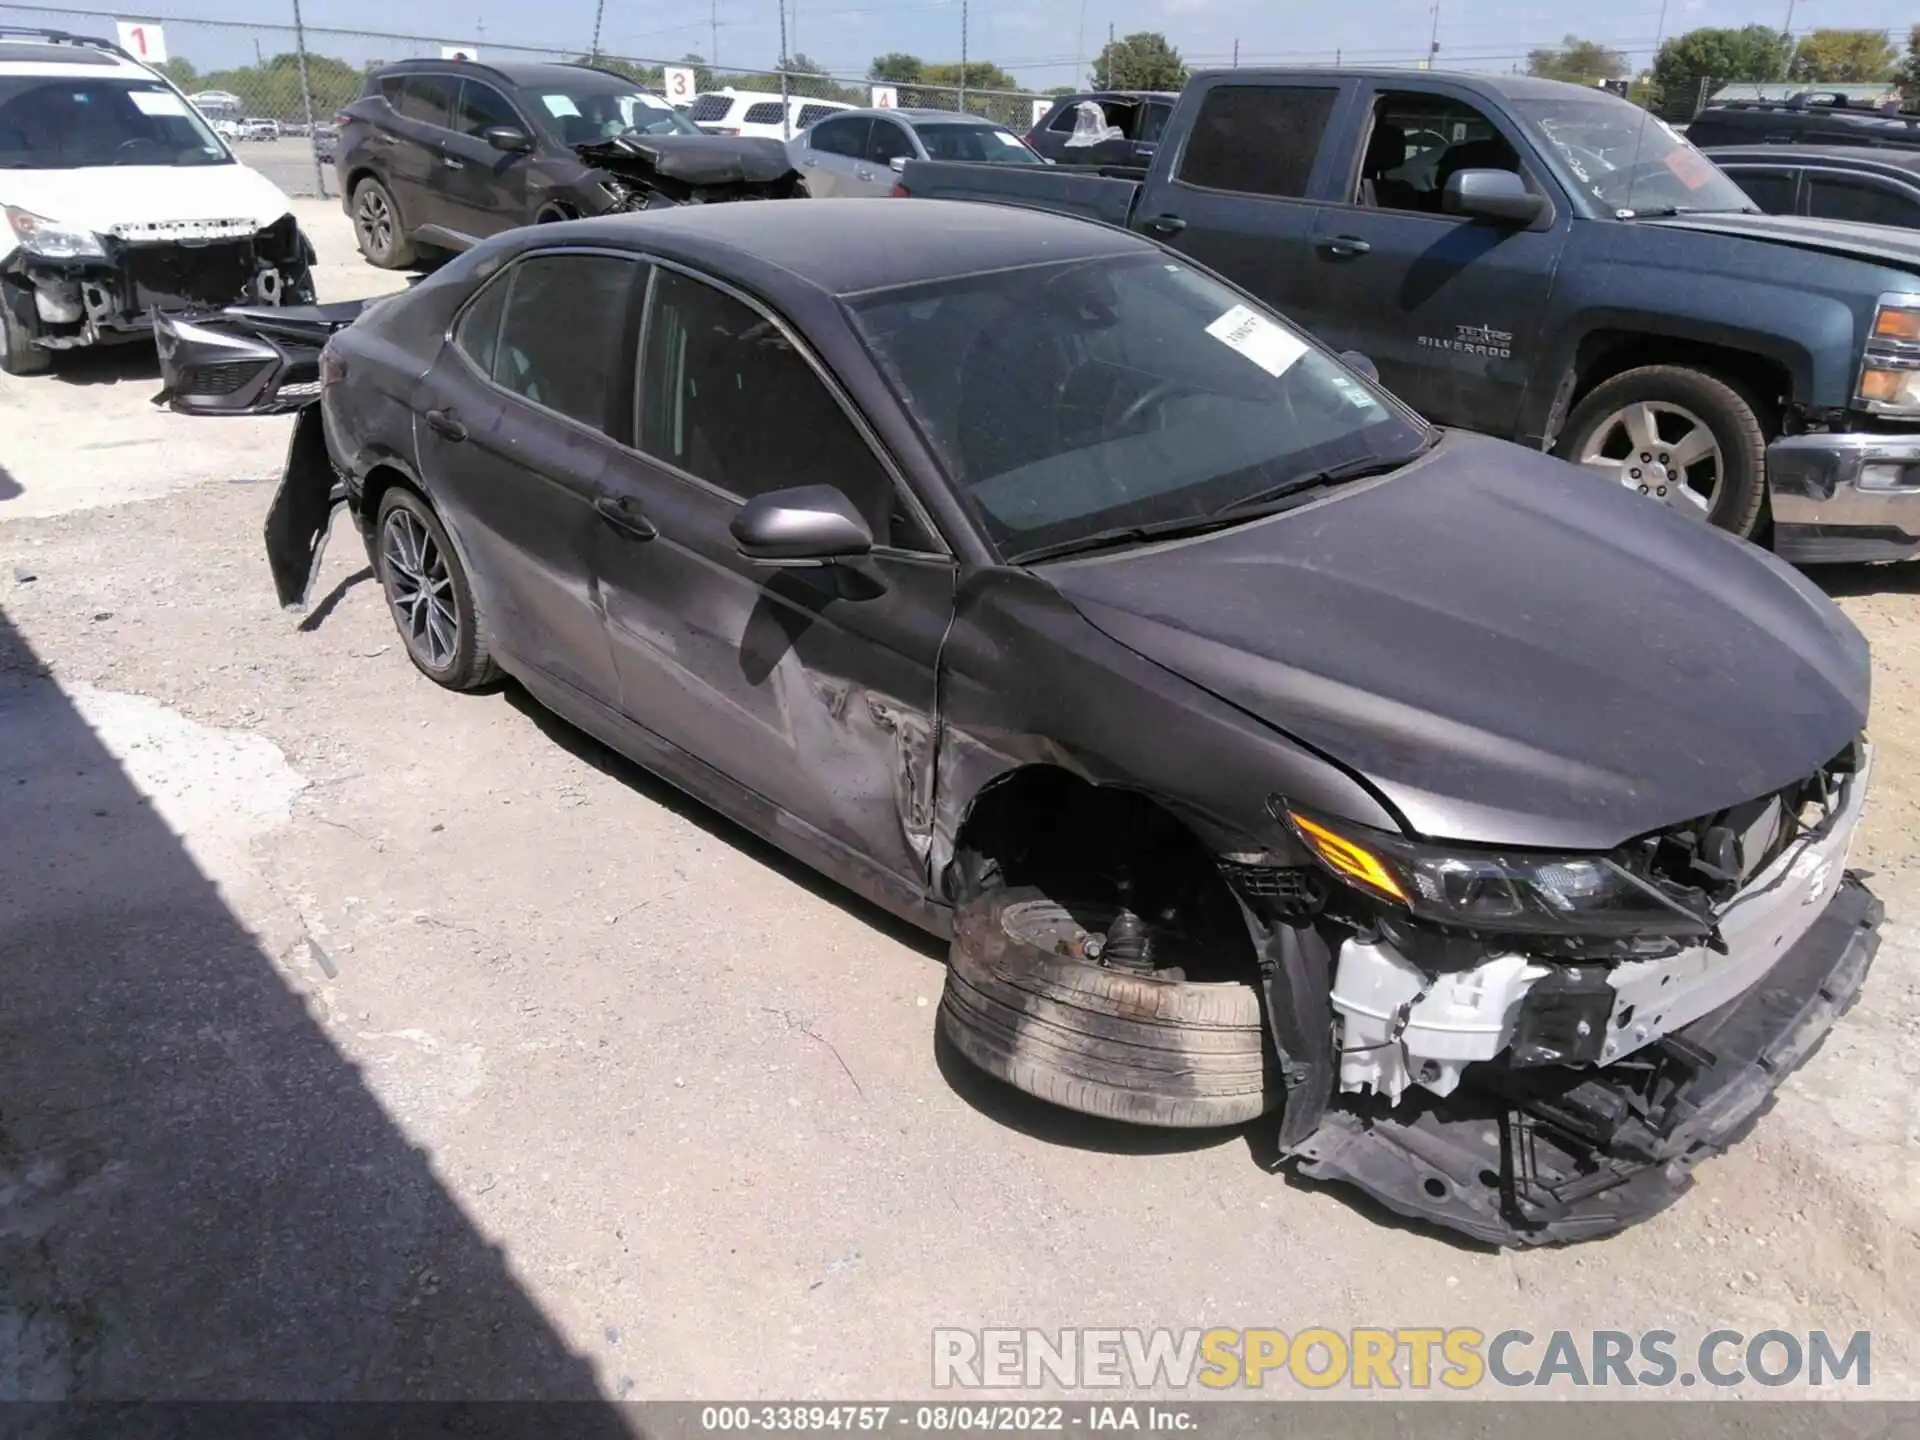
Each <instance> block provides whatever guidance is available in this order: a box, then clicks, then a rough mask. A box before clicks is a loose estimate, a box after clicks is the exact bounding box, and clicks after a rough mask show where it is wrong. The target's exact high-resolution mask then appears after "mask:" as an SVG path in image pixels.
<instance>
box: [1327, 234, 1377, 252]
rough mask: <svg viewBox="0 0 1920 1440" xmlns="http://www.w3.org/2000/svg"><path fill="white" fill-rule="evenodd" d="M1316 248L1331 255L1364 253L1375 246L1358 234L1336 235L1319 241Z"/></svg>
mask: <svg viewBox="0 0 1920 1440" xmlns="http://www.w3.org/2000/svg"><path fill="white" fill-rule="evenodd" d="M1315 248H1316V249H1320V250H1324V251H1326V252H1327V254H1329V255H1340V256H1347V255H1364V254H1366V253H1367V252H1368V251H1369V250H1371V249H1373V246H1371V245H1369V244H1368V243H1367V242H1366V241H1364V240H1362V239H1361V238H1360V237H1359V236H1358V235H1335V236H1333V237H1332V238H1331V239H1327V240H1321V241H1319V242H1317V244H1316V246H1315Z"/></svg>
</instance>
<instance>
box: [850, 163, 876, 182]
mask: <svg viewBox="0 0 1920 1440" xmlns="http://www.w3.org/2000/svg"><path fill="white" fill-rule="evenodd" d="M853 173H854V178H855V179H859V180H871V179H872V178H873V171H871V170H869V169H867V167H866V166H864V165H862V166H861V167H860V168H859V169H858V170H855V171H854V172H853Z"/></svg>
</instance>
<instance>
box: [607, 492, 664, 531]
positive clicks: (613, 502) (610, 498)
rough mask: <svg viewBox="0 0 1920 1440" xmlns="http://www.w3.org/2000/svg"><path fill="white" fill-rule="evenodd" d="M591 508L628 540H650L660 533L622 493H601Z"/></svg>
mask: <svg viewBox="0 0 1920 1440" xmlns="http://www.w3.org/2000/svg"><path fill="white" fill-rule="evenodd" d="M593 508H594V511H595V513H597V514H598V515H599V516H600V518H601V519H602V520H604V521H606V522H607V524H608V525H609V526H611V527H612V528H613V529H615V530H618V531H619V532H620V533H621V534H622V535H624V536H626V537H627V538H628V539H629V540H651V539H653V538H654V536H656V535H658V534H659V533H660V532H659V531H658V530H656V529H654V528H653V522H652V521H651V520H649V519H647V517H646V516H644V515H642V514H641V513H640V512H639V511H638V510H636V509H635V508H634V506H633V502H632V501H630V500H629V499H627V497H626V496H624V495H602V496H601V497H600V498H599V499H598V500H596V501H594V502H593Z"/></svg>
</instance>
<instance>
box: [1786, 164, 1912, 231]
mask: <svg viewBox="0 0 1920 1440" xmlns="http://www.w3.org/2000/svg"><path fill="white" fill-rule="evenodd" d="M1807 208H1808V210H1809V211H1810V212H1811V213H1812V214H1813V215H1814V216H1815V218H1817V219H1821V220H1854V221H1861V222H1864V223H1866V224H1868V225H1904V226H1907V227H1909V228H1911V227H1913V226H1915V225H1920V204H1916V203H1915V201H1914V198H1913V196H1912V195H1911V194H1908V193H1904V192H1903V191H1902V190H1900V189H1899V188H1897V187H1895V186H1893V185H1891V184H1889V183H1887V182H1886V181H1884V180H1875V179H1873V178H1871V177H1869V176H1864V175H1827V174H1822V173H1820V172H1818V171H1815V172H1814V173H1812V174H1810V175H1808V176H1807Z"/></svg>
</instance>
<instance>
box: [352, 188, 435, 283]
mask: <svg viewBox="0 0 1920 1440" xmlns="http://www.w3.org/2000/svg"><path fill="white" fill-rule="evenodd" d="M353 238H354V239H355V240H356V241H358V242H359V245H360V253H361V254H362V255H364V256H366V257H367V263H368V264H369V265H377V266H379V267H380V268H381V269H382V270H404V269H406V268H407V267H408V266H409V265H411V264H413V263H414V261H416V260H417V259H419V258H420V257H419V256H418V255H417V254H416V253H415V252H414V248H413V242H412V241H410V240H408V239H407V232H406V230H405V229H404V228H403V226H402V223H401V219H400V207H399V206H398V205H396V204H394V203H393V192H392V191H390V190H388V189H387V187H386V186H385V185H382V184H381V183H380V182H379V181H378V180H376V179H374V178H373V177H372V176H371V175H369V176H367V177H366V178H364V179H363V180H361V182H360V183H359V184H358V185H355V186H354V187H353Z"/></svg>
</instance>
